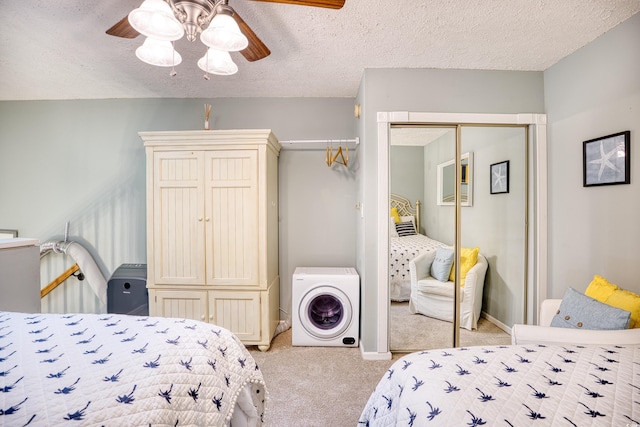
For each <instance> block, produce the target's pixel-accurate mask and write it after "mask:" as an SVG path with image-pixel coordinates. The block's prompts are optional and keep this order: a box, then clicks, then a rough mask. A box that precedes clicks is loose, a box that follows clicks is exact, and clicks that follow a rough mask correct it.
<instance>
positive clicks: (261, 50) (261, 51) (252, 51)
mask: <svg viewBox="0 0 640 427" xmlns="http://www.w3.org/2000/svg"><path fill="white" fill-rule="evenodd" d="M233 19H235V20H236V22H237V23H238V26H239V27H240V31H242V34H244V35H245V37H246V38H247V39H248V40H249V46H247V47H246V48H245V49H244V50H241V51H240V53H241V54H242V56H244V57H245V59H246V60H247V61H249V62H254V61H258V60H260V59H263V58H266V57H267V56H269V55H270V54H271V51H270V50H269V48H268V47H267V46H266V45H265V44H264V43H262V40H260V38H258V36H257V35H256V33H254V32H253V30H252V29H251V27H249V25H247V23H246V22H244V19H242V18H241V17H240V15H238V12H236V11H235V10H234V11H233Z"/></svg>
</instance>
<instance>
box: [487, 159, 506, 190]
mask: <svg viewBox="0 0 640 427" xmlns="http://www.w3.org/2000/svg"><path fill="white" fill-rule="evenodd" d="M489 172H490V173H491V180H490V181H489V185H490V189H491V190H490V191H491V194H501V193H508V192H509V160H505V161H503V162H498V163H494V164H492V165H491V166H490V167H489Z"/></svg>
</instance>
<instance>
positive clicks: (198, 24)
mask: <svg viewBox="0 0 640 427" xmlns="http://www.w3.org/2000/svg"><path fill="white" fill-rule="evenodd" d="M254 1H263V2H271V3H287V4H295V5H301V6H312V7H322V8H329V9H341V8H342V7H343V6H344V3H345V0H254ZM152 12H153V13H154V15H153V17H151V13H152ZM230 18H232V19H230ZM159 21H162V22H163V25H165V26H166V27H167V28H165V27H163V28H162V29H161V30H158V31H157V32H155V31H153V30H151V32H152V33H153V34H151V33H149V31H150V30H148V29H147V26H153V25H156V24H158V22H159ZM219 21H225V22H222V23H220V22H219ZM156 26H157V25H156ZM222 26H225V27H224V28H223V27H222ZM226 26H231V27H233V29H231V30H227V27H226ZM169 27H171V28H172V29H168V28H169ZM106 33H107V34H109V35H111V36H116V37H124V38H135V37H137V36H138V35H139V34H141V33H142V34H144V35H146V36H147V37H148V38H147V41H145V44H144V45H143V46H141V47H140V48H138V51H136V55H137V56H138V58H140V59H141V60H142V61H144V62H147V63H149V64H152V65H160V66H173V65H177V64H178V63H180V61H181V60H182V59H181V58H180V55H179V54H178V53H177V52H175V50H173V45H171V44H170V41H173V40H177V39H179V38H181V37H182V35H183V34H186V36H187V39H188V40H189V41H194V40H196V38H197V37H198V35H200V38H201V40H202V42H203V43H204V44H206V45H207V46H209V48H210V49H209V50H208V51H207V52H208V53H207V54H205V56H204V57H203V58H201V60H200V61H198V66H199V67H200V68H202V69H204V70H205V71H207V72H213V73H215V74H233V73H235V71H237V66H236V65H235V64H233V62H232V61H231V58H230V56H229V54H228V52H229V51H240V53H241V54H242V56H244V57H245V59H247V60H248V61H250V62H253V61H258V60H260V59H263V58H266V57H267V56H269V54H270V53H271V51H270V50H269V48H268V47H267V46H266V45H265V44H264V43H263V42H262V40H260V38H259V37H258V36H257V35H256V34H255V33H254V32H253V30H252V29H251V27H249V25H248V24H247V23H246V22H245V21H244V20H243V19H242V18H241V17H240V15H238V13H237V12H236V11H235V10H234V9H233V8H231V6H229V0H145V1H144V2H143V3H142V5H141V6H140V7H139V8H137V9H134V10H133V11H132V12H131V13H129V15H127V16H125V17H124V18H122V19H121V20H120V21H119V22H118V23H116V24H115V25H113V26H112V27H111V28H109V29H108V30H107V31H106ZM223 33H224V34H223ZM238 33H241V34H238ZM150 39H151V40H150ZM219 39H222V41H220V40H219ZM153 43H156V45H153V46H151V44H153ZM160 43H164V45H162V47H160ZM221 43H222V44H224V45H222V44H221ZM145 45H149V46H146V49H147V51H150V50H151V49H152V48H153V49H154V53H153V55H155V56H154V57H153V58H147V57H145V52H143V51H144V49H143V48H145ZM141 49H142V50H141ZM162 49H164V51H163V54H162V55H161V56H163V58H162V59H157V58H156V57H157V56H158V53H157V52H158V51H162ZM169 50H170V52H169ZM221 52H222V53H221ZM217 55H226V57H228V59H224V58H223V59H218V56H217ZM210 56H211V57H212V58H210ZM213 57H215V58H213ZM154 61H155V62H157V63H155V62H154ZM202 61H204V62H202ZM212 61H213V62H216V61H218V62H220V61H222V62H225V61H227V62H230V63H231V64H232V67H231V68H229V67H227V65H228V64H227V65H225V66H222V68H221V69H220V70H219V72H216V71H215V69H216V67H213V68H210V65H207V64H211V63H213V62H212ZM201 62H202V65H201ZM233 67H235V70H234V69H233ZM205 78H206V77H205Z"/></svg>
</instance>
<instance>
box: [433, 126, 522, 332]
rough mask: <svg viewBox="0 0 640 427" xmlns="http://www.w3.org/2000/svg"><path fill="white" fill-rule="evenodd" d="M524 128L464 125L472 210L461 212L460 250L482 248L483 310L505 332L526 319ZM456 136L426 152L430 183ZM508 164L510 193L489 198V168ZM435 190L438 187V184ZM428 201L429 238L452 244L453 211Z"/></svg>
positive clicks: (443, 139) (463, 143)
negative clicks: (484, 268)
mask: <svg viewBox="0 0 640 427" xmlns="http://www.w3.org/2000/svg"><path fill="white" fill-rule="evenodd" d="M525 134H526V132H525V129H524V128H511V127H487V126H481V127H473V126H464V127H463V128H462V131H461V136H462V137H461V147H462V152H463V153H467V152H468V153H471V154H472V156H473V175H472V176H471V179H472V180H473V206H463V207H462V208H461V216H462V219H461V232H462V246H463V247H475V246H478V247H479V248H480V252H481V253H482V254H483V255H484V256H485V257H486V258H487V260H488V261H489V270H488V271H487V277H486V279H485V286H484V294H483V301H484V302H483V307H482V309H483V311H484V312H486V313H487V314H489V315H490V316H491V317H492V318H494V319H496V320H498V321H500V322H501V323H503V324H504V325H506V326H507V327H511V326H512V325H513V324H514V323H521V322H522V319H523V315H524V289H525V286H524V258H525V219H526V217H525V215H526V210H525V207H526V204H525V200H526V191H525V185H526V179H525V178H526V170H527V169H526V156H525V152H526V151H525ZM454 150H455V135H454V134H453V132H451V135H446V136H444V137H441V138H439V139H437V140H436V141H434V142H432V143H431V144H429V145H427V146H426V147H425V164H426V165H427V168H426V169H427V170H428V172H427V174H426V180H427V182H434V183H435V182H436V180H437V166H438V164H440V163H442V162H446V161H449V160H452V159H453V157H454V155H455V154H454V153H453V151H454ZM504 160H509V161H510V171H509V193H506V194H495V195H492V194H490V188H489V167H490V165H491V164H493V163H497V162H501V161H504ZM434 185H435V184H434ZM433 192H434V191H433V190H432V192H431V193H432V196H428V197H425V206H427V209H425V215H426V224H427V229H428V230H429V232H428V233H427V234H428V235H429V236H430V237H432V238H434V239H436V240H439V241H441V242H444V243H446V244H448V245H453V243H454V240H455V207H454V206H439V205H437V204H436V197H435V195H434V194H433Z"/></svg>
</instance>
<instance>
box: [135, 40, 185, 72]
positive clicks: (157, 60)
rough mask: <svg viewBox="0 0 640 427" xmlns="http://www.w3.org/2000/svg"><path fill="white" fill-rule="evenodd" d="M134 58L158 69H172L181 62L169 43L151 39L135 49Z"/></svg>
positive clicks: (180, 58)
mask: <svg viewBox="0 0 640 427" xmlns="http://www.w3.org/2000/svg"><path fill="white" fill-rule="evenodd" d="M136 56H137V57H138V59H140V60H141V61H142V62H146V63H147V64H151V65H157V66H158V67H173V66H174V65H178V64H179V63H181V62H182V57H181V56H180V54H179V53H178V52H176V51H175V50H174V49H173V45H172V44H171V42H169V41H166V40H156V39H154V38H151V37H147V39H146V40H145V41H144V43H142V46H140V47H139V48H137V49H136Z"/></svg>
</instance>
